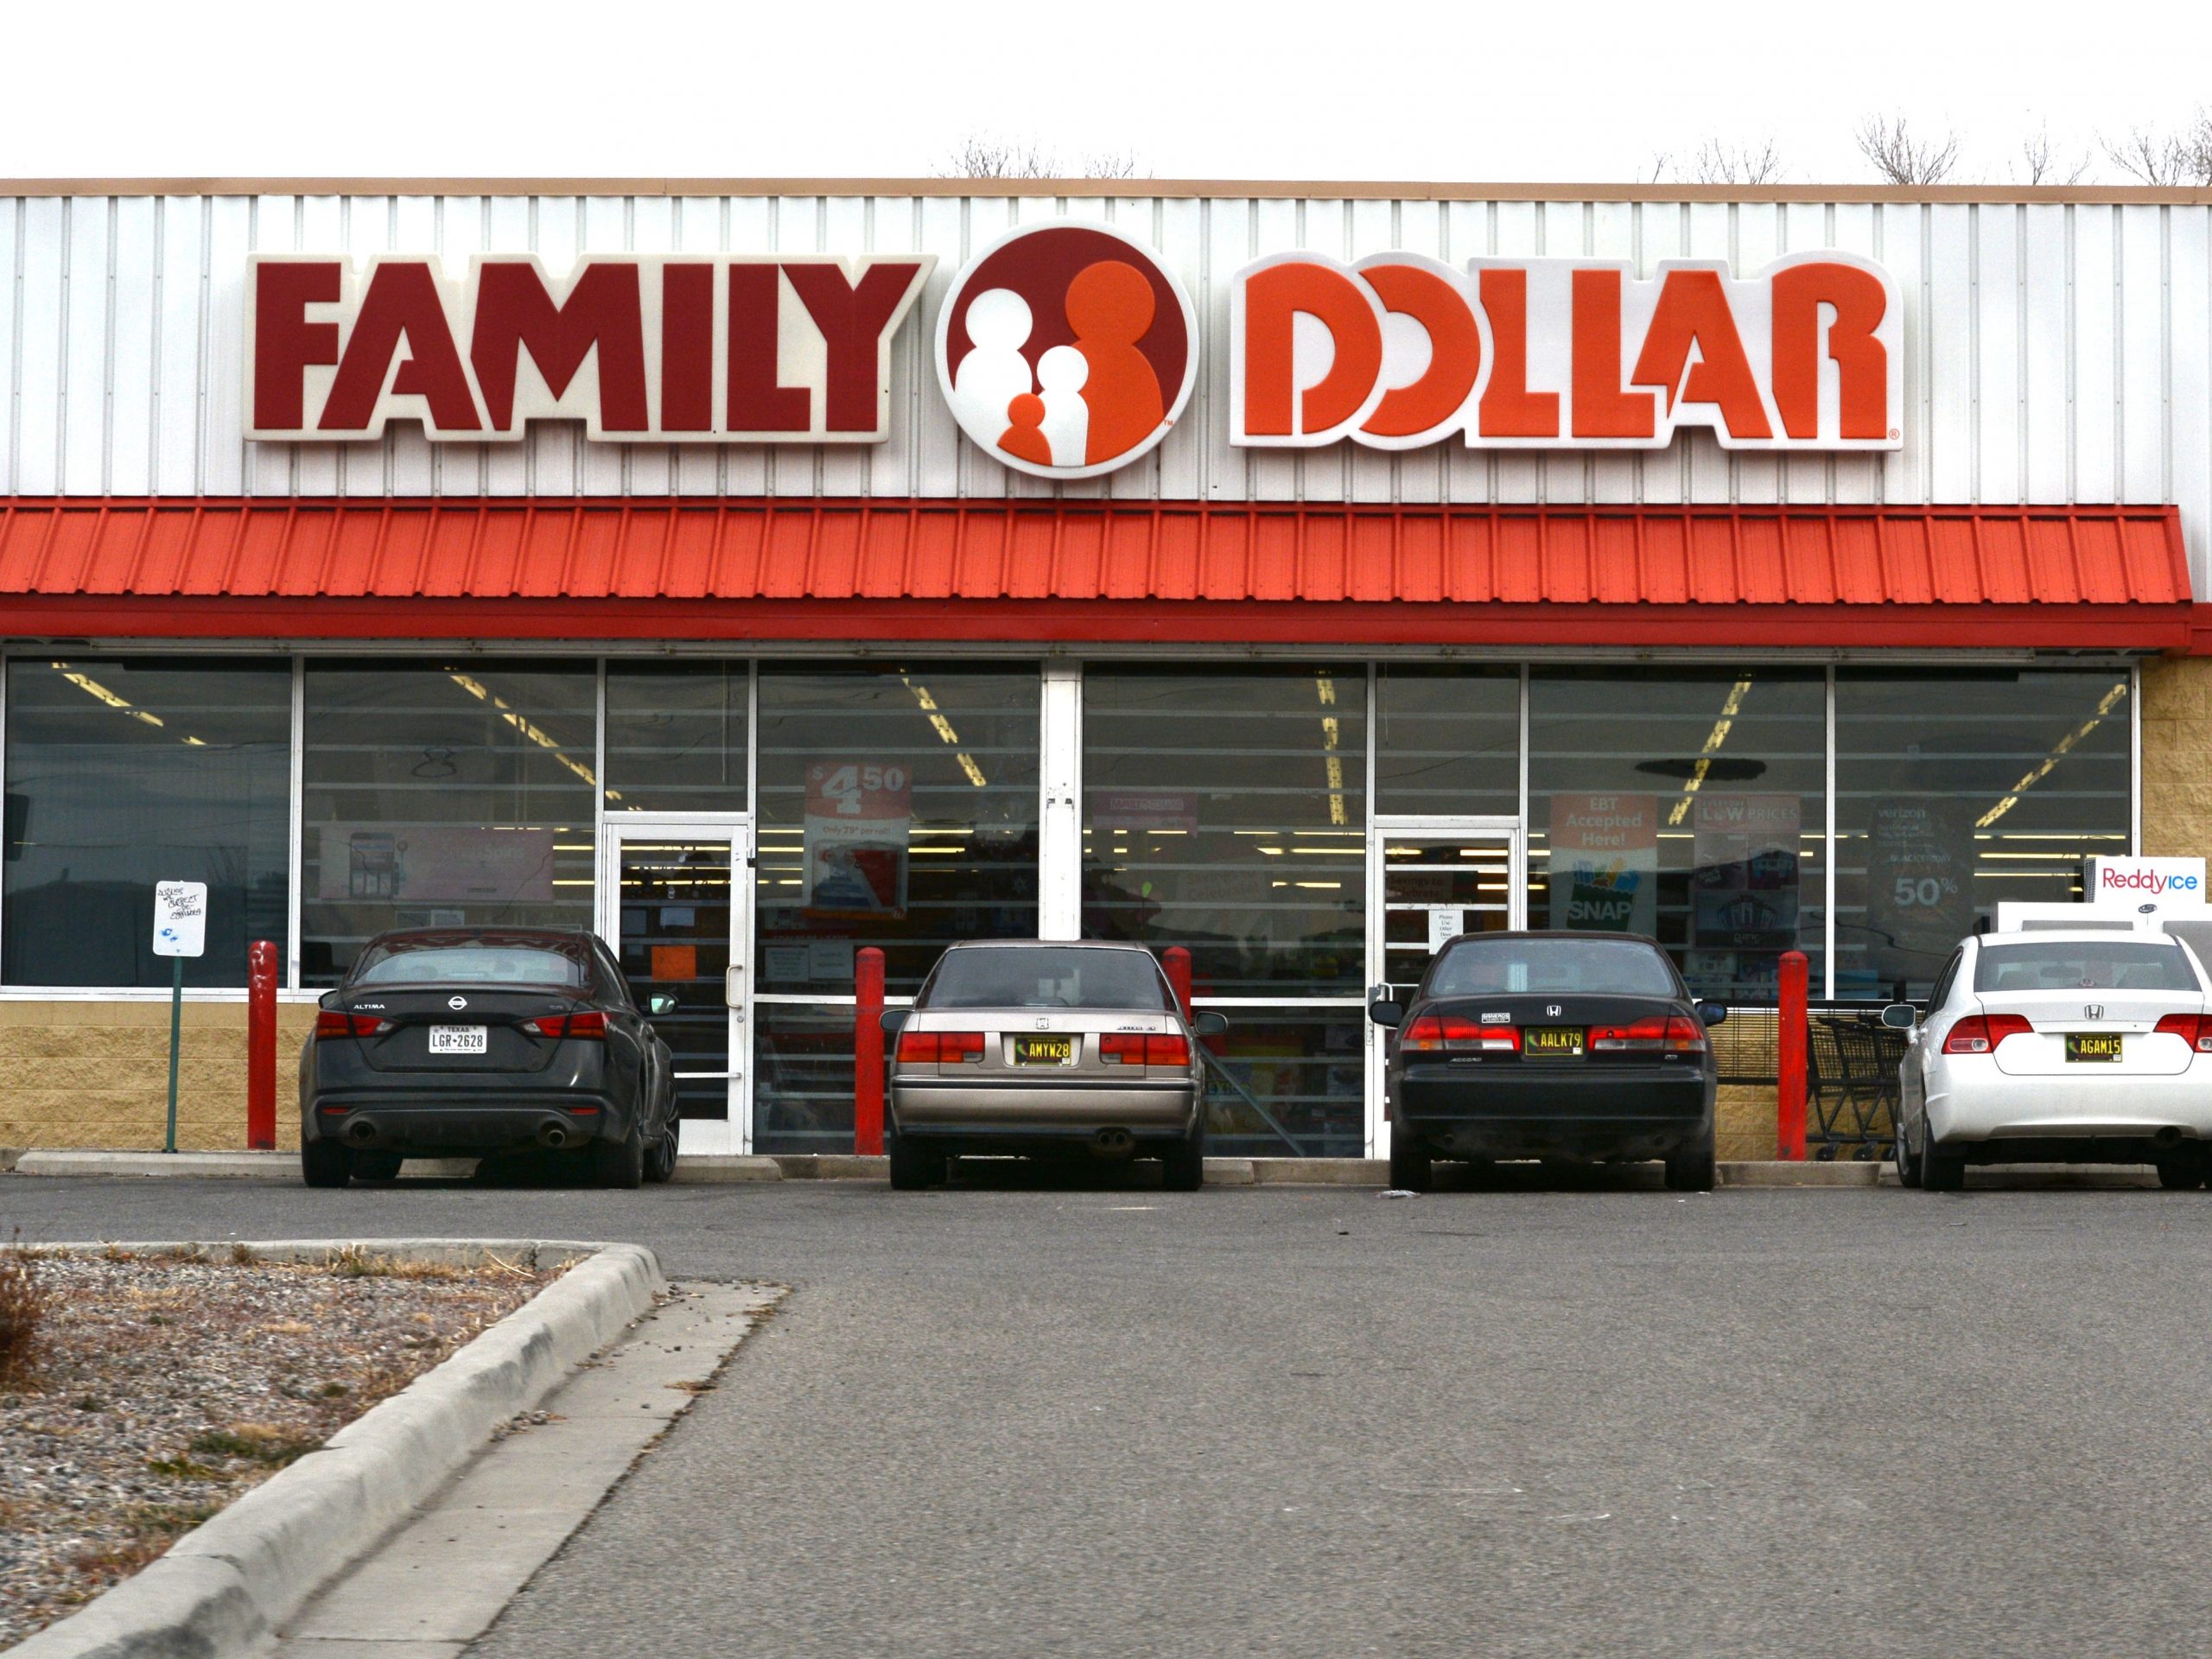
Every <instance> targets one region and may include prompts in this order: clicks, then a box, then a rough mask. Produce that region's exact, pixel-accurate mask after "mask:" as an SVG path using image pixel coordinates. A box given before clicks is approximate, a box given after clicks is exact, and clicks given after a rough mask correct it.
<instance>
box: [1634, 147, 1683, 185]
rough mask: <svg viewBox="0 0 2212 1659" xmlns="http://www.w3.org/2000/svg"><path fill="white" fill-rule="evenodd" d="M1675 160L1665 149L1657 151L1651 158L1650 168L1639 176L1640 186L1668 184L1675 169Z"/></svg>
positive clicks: (1637, 177)
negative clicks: (1669, 177)
mask: <svg viewBox="0 0 2212 1659" xmlns="http://www.w3.org/2000/svg"><path fill="white" fill-rule="evenodd" d="M1674 160H1675V158H1674V156H1671V155H1670V154H1669V153H1668V152H1667V151H1665V150H1663V149H1662V150H1657V151H1655V152H1654V153H1653V155H1652V157H1651V165H1650V167H1649V168H1648V169H1646V171H1645V172H1643V173H1639V174H1637V175H1636V181H1637V183H1638V184H1664V183H1666V182H1667V179H1668V176H1669V174H1670V172H1671V171H1672V169H1673V163H1674Z"/></svg>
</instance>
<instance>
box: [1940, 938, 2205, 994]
mask: <svg viewBox="0 0 2212 1659" xmlns="http://www.w3.org/2000/svg"><path fill="white" fill-rule="evenodd" d="M2196 988H2197V984H2196V975H2195V974H2194V973H2192V972H2191V971H2190V966H2189V958H2188V957H2184V956H2183V955H2182V953H2181V951H2180V950H2179V948H2178V947H2177V946H2175V945H2173V944H2168V943H2165V942H2164V941H2163V940H2162V941H2160V942H2158V943H2157V944H2149V943H2139V942H2136V941H2133V940H2130V941H2126V942H2122V941H2120V940H2117V939H2115V940H2113V941H2111V942H2109V943H2107V941H2105V940H2103V939H2082V940H2072V941H2068V942H2065V943H2059V942H2056V941H2053V942H2050V943H2048V944H2046V943H2043V942H2041V941H2038V942H2037V943H2036V944H1985V945H1984V946H1982V948H1981V955H1980V958H1979V959H1978V960H1977V961H1976V962H1975V963H1974V989H1975V990H1977V991H1995V992H2004V991H2081V990H2094V991H2193V990H2196Z"/></svg>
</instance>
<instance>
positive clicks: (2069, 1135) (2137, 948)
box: [1882, 930, 2212, 1192]
mask: <svg viewBox="0 0 2212 1659" xmlns="http://www.w3.org/2000/svg"><path fill="white" fill-rule="evenodd" d="M2207 984H2208V981H2207V979H2206V976H2205V972H2204V967H2203V964H2202V963H2200V962H2199V961H2198V960H2197V958H2196V954H2195V953H2194V952H2193V951H2191V950H2190V948H2189V947H2188V946H2187V945H2185V944H2183V943H2182V942H2181V941H2180V940H2178V939H2176V938H2170V937H2168V936H2166V935H2164V934H2162V933H2121V932H2111V931H2105V932H2090V931H2073V930H2066V931H2059V930H2053V931H2049V932H2041V931H2038V932H2029V933H1984V934H1980V935H1979V936H1977V937H1975V938H1969V939H1967V940H1964V941H1962V942H1961V944H1960V945H1959V948H1958V949H1957V950H1955V951H1954V952H1952V955H1951V959H1950V961H1949V962H1948V963H1945V964H1944V967H1943V970H1942V973H1941V974H1939V975H1938V976H1936V985H1935V988H1934V990H1933V991H1932V992H1930V994H1929V999H1928V1013H1927V1014H1926V1016H1925V1017H1924V1018H1923V1019H1921V1020H1918V1021H1917V1023H1916V1020H1915V1016H1914V1014H1913V1010H1912V1008H1911V1007H1910V1006H1909V1005H1907V1004H1905V1003H1901V1002H1900V1003H1893V1004H1891V1006H1890V1007H1887V1008H1885V1009H1884V1010H1883V1011H1882V1022H1883V1023H1884V1024H1885V1025H1889V1026H1897V1027H1909V1028H1910V1030H1911V1036H1910V1038H1909V1039H1908V1040H1907V1046H1906V1048H1905V1055H1904V1065H1902V1066H1901V1067H1900V1068H1899V1074H1900V1081H1901V1084H1902V1088H1903V1102H1902V1107H1901V1110H1900V1112H1899V1115H1898V1122H1897V1177H1898V1179H1900V1180H1902V1181H1903V1182H1904V1184H1905V1185H1907V1186H1925V1187H1929V1188H1930V1189H1932V1190H1935V1191H1938V1192H1943V1191H1956V1190H1957V1189H1958V1188H1959V1187H1961V1186H1962V1185H1965V1182H1966V1173H1967V1165H1968V1164H2016V1163H2069V1164H2100V1163H2102V1164H2112V1163H2123V1164H2141V1163H2150V1164H2155V1165H2157V1166H2158V1180H2159V1183H2160V1185H2165V1186H2172V1187H2194V1186H2202V1185H2204V1182H2205V1179H2206V1177H2207V1175H2208V1174H2212V1014H2208V1012H2207V1007H2206V1000H2205V997H2206V987H2207Z"/></svg>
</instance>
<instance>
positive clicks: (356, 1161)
mask: <svg viewBox="0 0 2212 1659" xmlns="http://www.w3.org/2000/svg"><path fill="white" fill-rule="evenodd" d="M346 1161H347V1162H348V1163H350V1164H351V1165H352V1166H353V1179H355V1180H357V1181H396V1180H397V1179H399V1166H400V1165H401V1163H402V1162H404V1160H403V1159H402V1158H401V1157H400V1155H399V1154H397V1153H396V1152H349V1153H347V1154H346Z"/></svg>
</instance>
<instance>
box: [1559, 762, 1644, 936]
mask: <svg viewBox="0 0 2212 1659" xmlns="http://www.w3.org/2000/svg"><path fill="white" fill-rule="evenodd" d="M1550 848H1551V874H1550V886H1551V925H1553V926H1554V927H1573V928H1586V929H1590V930H1593V931H1601V932H1611V933H1646V934H1649V933H1656V931H1658V926H1659V804H1658V802H1657V800H1656V799H1655V798H1653V797H1651V796H1649V795H1554V796H1553V797H1552V822H1551V836H1550Z"/></svg>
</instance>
